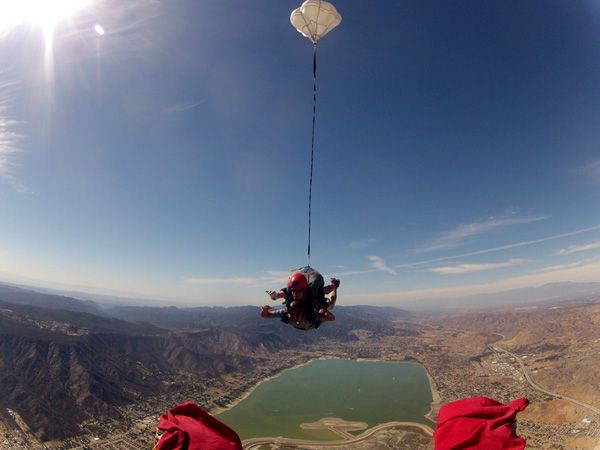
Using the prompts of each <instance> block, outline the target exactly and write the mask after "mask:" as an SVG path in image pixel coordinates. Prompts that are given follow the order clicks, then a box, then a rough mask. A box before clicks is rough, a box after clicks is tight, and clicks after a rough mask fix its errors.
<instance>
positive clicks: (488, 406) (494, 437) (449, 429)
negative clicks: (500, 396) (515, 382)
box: [433, 397, 529, 450]
mask: <svg viewBox="0 0 600 450" xmlns="http://www.w3.org/2000/svg"><path fill="white" fill-rule="evenodd" d="M528 404H529V400H527V399H526V398H518V399H516V400H513V401H512V402H510V403H507V404H505V405H504V404H502V403H499V402H497V401H496V400H492V399H491V398H487V397H473V398H466V399H463V400H458V401H456V402H452V403H448V404H446V405H444V406H442V408H441V409H440V413H439V416H438V421H437V427H436V430H435V433H434V434H433V437H434V440H435V450H462V449H469V450H523V449H524V448H525V445H526V443H525V439H523V438H522V437H518V436H517V435H516V434H515V418H516V415H517V413H518V412H519V411H523V410H524V409H525V408H526V407H527V405H528Z"/></svg>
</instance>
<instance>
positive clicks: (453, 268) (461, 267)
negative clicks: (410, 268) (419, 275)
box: [427, 258, 529, 275]
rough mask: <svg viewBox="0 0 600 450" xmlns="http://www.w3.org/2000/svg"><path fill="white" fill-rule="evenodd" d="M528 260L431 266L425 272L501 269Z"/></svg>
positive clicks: (453, 273)
mask: <svg viewBox="0 0 600 450" xmlns="http://www.w3.org/2000/svg"><path fill="white" fill-rule="evenodd" d="M527 262H529V260H528V259H519V258H514V259H509V260H508V261H506V262H501V263H480V264H457V265H456V266H445V267H433V268H431V269H427V272H434V273H441V274H444V275H457V274H463V273H471V272H480V271H482V270H493V269H501V268H505V267H513V266H518V265H521V264H525V263H527Z"/></svg>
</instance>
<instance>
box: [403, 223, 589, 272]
mask: <svg viewBox="0 0 600 450" xmlns="http://www.w3.org/2000/svg"><path fill="white" fill-rule="evenodd" d="M597 230H600V225H594V226H592V227H588V228H581V229H579V230H575V231H570V232H568V233H561V234H555V235H553V236H547V237H544V238H541V239H533V240H531V241H522V242H515V243H514V244H507V245H501V246H498V247H492V248H486V249H483V250H477V251H474V252H468V253H461V254H458V255H451V256H442V257H439V258H432V259H427V260H422V261H414V262H411V263H404V264H398V265H397V266H395V268H396V269H402V268H409V269H414V268H416V267H418V266H422V265H426V264H432V263H436V262H440V261H448V260H451V259H459V258H465V257H468V256H477V255H484V254H486V253H493V252H499V251H502V250H510V249H513V248H519V247H528V246H530V245H535V244H540V243H542V242H548V241H554V240H557V239H562V238H565V237H569V236H575V235H578V234H582V233H589V232H590V231H597Z"/></svg>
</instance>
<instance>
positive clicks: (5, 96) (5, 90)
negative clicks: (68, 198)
mask: <svg viewBox="0 0 600 450" xmlns="http://www.w3.org/2000/svg"><path fill="white" fill-rule="evenodd" d="M5 77H6V74H5V73H0V179H3V180H5V181H6V182H7V183H8V184H9V185H10V186H11V187H12V188H13V189H15V190H16V191H18V192H21V193H29V192H30V189H29V188H28V187H27V186H25V185H24V184H23V183H22V182H20V181H19V180H18V179H17V177H16V176H15V169H16V167H17V164H16V163H15V155H16V154H17V153H19V152H20V149H19V143H20V142H21V140H22V139H23V138H24V136H23V135H21V134H20V133H18V132H16V131H15V129H16V127H17V126H18V125H19V123H18V122H17V121H16V120H13V119H11V118H9V117H8V115H7V111H8V110H9V109H10V106H11V105H12V103H13V100H14V96H15V94H16V92H17V90H18V86H17V84H16V83H15V82H12V81H9V80H6V79H3V78H5Z"/></svg>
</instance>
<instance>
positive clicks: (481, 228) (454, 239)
mask: <svg viewBox="0 0 600 450" xmlns="http://www.w3.org/2000/svg"><path fill="white" fill-rule="evenodd" d="M547 218H548V217H546V216H534V217H505V218H496V217H490V218H489V219H488V220H486V221H483V222H474V223H469V224H462V225H459V226H458V227H456V228H454V229H452V230H449V231H445V232H443V233H441V234H439V235H438V237H436V238H435V239H433V240H432V241H431V242H430V243H429V244H428V245H426V246H425V247H422V248H420V249H417V251H418V252H419V253H426V252H432V251H435V250H447V249H451V248H455V247H458V246H459V245H460V244H462V242H464V241H465V240H466V239H468V238H470V237H473V236H478V235H480V234H484V233H489V232H491V231H494V230H496V229H498V228H502V227H508V226H512V225H520V224H526V223H532V222H539V221H540V220H545V219H547Z"/></svg>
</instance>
